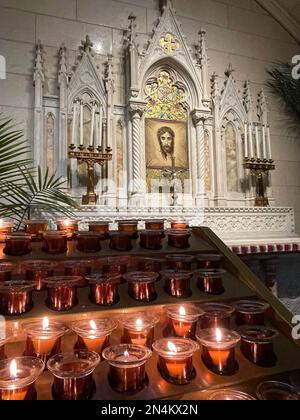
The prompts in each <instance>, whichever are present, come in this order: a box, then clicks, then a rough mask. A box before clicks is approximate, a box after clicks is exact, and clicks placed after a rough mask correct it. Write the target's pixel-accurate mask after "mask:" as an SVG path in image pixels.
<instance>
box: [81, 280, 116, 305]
mask: <svg viewBox="0 0 300 420" xmlns="http://www.w3.org/2000/svg"><path fill="white" fill-rule="evenodd" d="M120 278H121V276H120V275H119V274H100V275H95V276H89V277H87V281H88V283H89V285H90V294H89V299H90V301H91V302H92V303H94V304H95V305H99V306H112V305H116V304H117V303H118V302H119V300H120V298H119V292H118V286H119V284H120Z"/></svg>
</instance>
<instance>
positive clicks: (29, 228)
mask: <svg viewBox="0 0 300 420" xmlns="http://www.w3.org/2000/svg"><path fill="white" fill-rule="evenodd" d="M24 223H25V231H26V233H29V234H30V235H32V240H34V241H40V240H42V238H43V232H45V231H46V230H48V221H47V220H26V221H25V222H24Z"/></svg>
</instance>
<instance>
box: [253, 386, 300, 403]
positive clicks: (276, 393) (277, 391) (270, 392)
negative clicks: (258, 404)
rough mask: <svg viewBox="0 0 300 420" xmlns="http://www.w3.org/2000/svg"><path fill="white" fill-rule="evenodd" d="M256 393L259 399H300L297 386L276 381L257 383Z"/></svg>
mask: <svg viewBox="0 0 300 420" xmlns="http://www.w3.org/2000/svg"><path fill="white" fill-rule="evenodd" d="M256 394H257V397H258V399H259V400H260V401H300V393H299V391H298V390H297V388H295V387H293V386H292V385H289V384H286V383H284V382H278V381H268V382H263V383H261V384H259V385H258V387H257V389H256Z"/></svg>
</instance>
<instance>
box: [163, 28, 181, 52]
mask: <svg viewBox="0 0 300 420" xmlns="http://www.w3.org/2000/svg"><path fill="white" fill-rule="evenodd" d="M159 45H160V47H161V48H162V49H163V50H164V51H165V53H166V54H168V55H173V54H174V53H175V52H176V51H177V50H179V49H180V44H179V42H178V41H177V40H176V38H175V36H174V35H172V34H170V33H167V34H166V35H164V36H163V37H161V38H160V40H159Z"/></svg>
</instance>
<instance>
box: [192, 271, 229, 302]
mask: <svg viewBox="0 0 300 420" xmlns="http://www.w3.org/2000/svg"><path fill="white" fill-rule="evenodd" d="M225 273H226V271H224V270H197V271H195V275H196V277H197V279H198V288H199V289H200V290H201V292H203V293H207V294H209V295H215V296H218V295H222V294H223V293H224V292H225V289H224V287H223V276H224V274H225Z"/></svg>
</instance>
